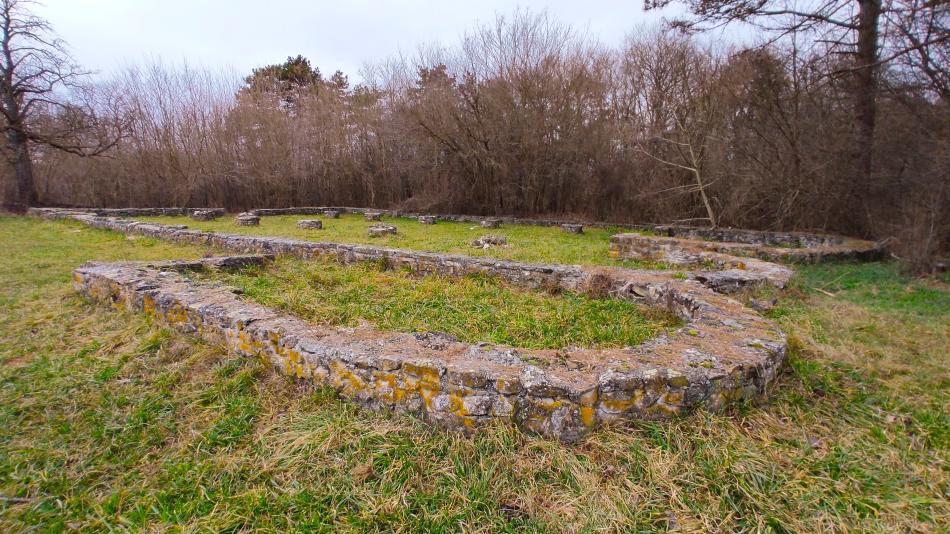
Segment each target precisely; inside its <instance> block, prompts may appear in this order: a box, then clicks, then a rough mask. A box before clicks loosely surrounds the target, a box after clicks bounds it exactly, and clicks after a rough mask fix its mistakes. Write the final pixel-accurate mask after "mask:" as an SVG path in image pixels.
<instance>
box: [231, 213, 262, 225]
mask: <svg viewBox="0 0 950 534" xmlns="http://www.w3.org/2000/svg"><path fill="white" fill-rule="evenodd" d="M234 223H235V224H237V225H238V226H260V224H261V218H260V217H259V216H257V215H254V214H253V213H249V212H245V213H239V214H238V215H237V216H236V217H234Z"/></svg>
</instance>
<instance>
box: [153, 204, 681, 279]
mask: <svg viewBox="0 0 950 534" xmlns="http://www.w3.org/2000/svg"><path fill="white" fill-rule="evenodd" d="M301 219H319V220H321V221H323V229H322V230H301V229H299V228H297V221H299V220H301ZM136 220H140V221H151V222H157V223H162V224H185V225H188V228H191V229H194V230H205V231H213V232H229V233H236V234H249V235H275V236H281V237H293V238H296V239H307V240H311V241H328V242H339V243H363V244H373V245H379V246H384V247H393V248H408V249H414V250H426V251H430V252H448V253H455V254H468V255H471V256H490V257H493V258H501V259H506V260H516V261H525V262H534V263H567V264H586V265H616V266H625V267H642V268H651V267H661V268H666V266H665V265H662V264H658V263H649V262H642V261H634V260H616V259H612V258H610V257H609V256H608V255H607V246H608V244H609V241H610V236H612V235H614V234H617V233H620V232H625V231H628V230H619V229H617V228H585V229H584V233H583V234H580V235H577V234H569V233H567V232H565V231H563V230H561V229H560V228H557V227H544V226H526V225H511V224H508V225H504V224H503V225H502V226H501V228H482V227H480V226H479V225H478V224H475V223H463V222H445V221H439V223H438V224H434V225H425V224H420V223H419V222H418V221H416V220H415V219H409V218H406V217H383V218H382V222H384V223H388V224H394V225H395V226H396V227H397V229H398V233H397V234H396V235H389V236H385V237H369V236H368V235H367V228H369V226H370V225H372V224H375V223H373V222H370V221H367V220H366V219H364V218H363V216H362V215H358V214H349V213H348V214H343V215H340V218H339V219H329V218H327V217H321V216H319V215H278V216H271V217H261V224H260V226H238V225H237V224H235V223H234V217H233V216H231V215H228V216H226V217H221V218H220V219H217V220H214V221H195V220H192V219H191V218H189V217H136ZM489 234H491V235H503V236H505V237H507V238H508V246H506V247H492V248H488V249H479V248H474V247H472V246H471V242H472V241H474V240H475V239H478V238H479V237H481V236H483V235H489Z"/></svg>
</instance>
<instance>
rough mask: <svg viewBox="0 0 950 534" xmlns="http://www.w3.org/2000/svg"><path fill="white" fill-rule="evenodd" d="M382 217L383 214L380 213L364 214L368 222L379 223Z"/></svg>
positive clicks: (369, 212)
mask: <svg viewBox="0 0 950 534" xmlns="http://www.w3.org/2000/svg"><path fill="white" fill-rule="evenodd" d="M382 216H383V214H382V213H380V212H378V211H367V212H365V213H363V217H364V218H366V220H367V221H378V220H379V219H380V218H381V217H382Z"/></svg>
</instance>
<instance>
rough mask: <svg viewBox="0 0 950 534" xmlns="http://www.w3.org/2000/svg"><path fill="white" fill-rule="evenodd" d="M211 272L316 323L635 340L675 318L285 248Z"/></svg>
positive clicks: (512, 338)
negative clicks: (288, 252)
mask: <svg viewBox="0 0 950 534" xmlns="http://www.w3.org/2000/svg"><path fill="white" fill-rule="evenodd" d="M211 278H213V279H215V280H217V281H221V282H224V283H227V284H228V285H231V286H234V287H238V288H240V289H241V290H242V291H243V293H244V295H245V296H246V297H247V298H250V299H252V300H255V301H257V302H259V303H261V304H264V305H267V306H270V307H274V308H278V309H282V310H285V311H287V312H290V313H293V314H294V315H297V316H299V317H302V318H304V319H307V320H308V321H310V322H313V323H316V324H327V325H345V326H356V325H357V324H359V323H360V322H362V321H366V322H369V323H371V324H373V325H374V326H376V327H378V328H379V329H381V330H395V331H398V332H426V331H429V332H433V331H434V332H445V333H448V334H451V335H453V336H455V337H457V338H458V339H460V340H463V341H468V342H473V343H474V342H479V341H489V342H492V343H502V344H507V345H512V346H516V347H525V348H544V349H559V348H562V347H566V346H568V345H576V346H583V347H623V346H627V345H637V344H639V343H642V342H643V341H645V340H647V339H649V338H652V337H656V336H657V335H658V334H659V333H660V332H661V331H662V330H665V329H667V328H669V327H672V326H675V325H679V323H680V321H678V320H677V319H676V318H674V317H673V316H672V315H671V314H667V313H663V312H661V311H659V310H656V309H654V308H649V307H643V306H637V305H636V304H633V303H631V302H627V301H623V300H617V299H609V300H607V299H594V298H590V297H586V296H583V295H577V294H573V293H563V294H560V295H557V296H552V295H547V294H544V293H541V292H536V291H523V290H519V289H514V288H511V287H510V286H508V285H506V284H504V283H503V282H501V281H499V280H498V279H495V278H490V277H484V276H468V277H464V278H446V277H441V276H439V277H436V276H428V277H419V276H416V275H414V274H412V273H410V272H408V271H404V270H398V271H392V270H381V269H380V268H379V265H377V264H373V263H366V264H361V265H350V266H343V265H340V264H338V263H336V262H332V261H329V260H326V261H321V260H317V261H301V260H295V259H289V258H285V259H279V260H277V261H276V262H275V263H274V264H272V265H270V266H267V267H265V268H254V269H245V270H243V271H241V272H238V273H219V274H216V275H214V276H211Z"/></svg>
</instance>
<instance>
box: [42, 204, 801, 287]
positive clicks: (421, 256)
mask: <svg viewBox="0 0 950 534" xmlns="http://www.w3.org/2000/svg"><path fill="white" fill-rule="evenodd" d="M31 213H32V214H34V215H37V216H41V217H47V218H71V219H74V220H77V221H80V222H83V223H85V224H88V225H90V226H93V227H96V228H102V229H106V230H114V231H117V232H123V233H135V234H140V235H146V236H150V237H155V238H159V239H164V240H168V241H175V242H179V243H189V244H196V245H207V246H215V247H219V248H222V249H226V250H232V251H235V252H240V253H244V254H248V253H255V254H285V255H291V256H296V257H299V258H304V259H308V258H313V257H316V256H320V255H324V256H332V257H334V258H336V259H337V260H338V261H340V262H342V263H353V262H361V261H385V262H387V263H388V264H389V265H391V266H393V267H406V268H409V269H411V270H413V271H416V272H419V273H421V274H444V275H453V276H454V275H466V274H489V275H492V276H498V277H500V278H503V279H505V280H506V281H508V282H510V283H513V284H516V285H519V286H522V287H528V288H532V289H538V288H560V289H566V290H570V291H584V284H585V283H587V281H588V280H589V279H590V278H591V276H593V273H596V276H597V278H598V280H614V281H616V280H625V279H626V278H627V277H628V276H629V275H630V273H641V274H643V273H648V274H651V275H653V276H657V277H659V278H660V279H670V278H671V276H672V274H673V273H671V272H665V271H641V270H631V269H623V268H618V267H584V266H576V265H546V264H531V263H521V262H514V261H505V260H498V259H493V258H486V257H478V256H465V255H461V254H438V253H432V252H419V251H415V250H404V249H394V248H386V247H376V246H371V245H352V244H345V243H325V242H314V241H305V240H299V239H287V238H281V237H269V236H251V235H243V234H226V233H217V232H203V231H200V230H188V229H181V228H178V227H174V226H171V225H164V224H158V223H147V222H138V221H134V220H130V219H120V218H114V217H97V216H94V215H91V214H88V213H84V212H75V211H68V210H57V209H51V208H36V209H33V210H31ZM721 267H722V270H719V271H714V272H706V271H696V272H689V273H680V274H682V275H683V276H685V277H686V278H688V279H692V280H697V281H700V282H701V283H703V284H706V285H708V286H709V287H712V288H714V289H715V290H717V291H719V292H723V293H728V292H734V291H737V290H740V289H743V288H746V287H750V286H755V285H760V284H770V285H773V286H775V287H780V288H781V287H785V285H786V284H787V283H788V280H789V279H790V278H791V276H792V274H793V272H792V270H791V269H788V268H786V267H783V266H781V265H776V264H773V263H768V262H764V261H754V260H751V261H747V262H745V263H744V264H742V265H739V266H734V268H730V267H733V266H726V265H723V266H721ZM598 283H599V284H602V282H598ZM614 285H616V283H614Z"/></svg>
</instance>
